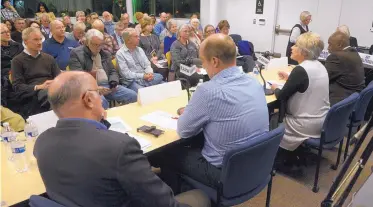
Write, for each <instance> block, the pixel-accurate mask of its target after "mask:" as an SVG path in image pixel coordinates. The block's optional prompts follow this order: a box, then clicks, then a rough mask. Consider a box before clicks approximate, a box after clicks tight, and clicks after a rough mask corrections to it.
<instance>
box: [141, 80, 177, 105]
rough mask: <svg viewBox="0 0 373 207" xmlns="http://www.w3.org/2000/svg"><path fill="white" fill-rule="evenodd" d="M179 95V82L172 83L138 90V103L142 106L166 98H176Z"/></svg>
mask: <svg viewBox="0 0 373 207" xmlns="http://www.w3.org/2000/svg"><path fill="white" fill-rule="evenodd" d="M180 94H181V82H180V81H172V82H168V83H163V84H159V85H155V86H150V87H145V88H140V89H139V91H138V102H139V103H140V104H141V105H142V106H144V105H148V104H151V103H154V102H158V101H162V100H165V99H168V98H172V97H177V96H180Z"/></svg>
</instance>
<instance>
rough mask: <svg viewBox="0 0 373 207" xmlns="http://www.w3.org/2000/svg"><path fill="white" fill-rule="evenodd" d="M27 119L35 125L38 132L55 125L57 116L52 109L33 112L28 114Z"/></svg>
mask: <svg viewBox="0 0 373 207" xmlns="http://www.w3.org/2000/svg"><path fill="white" fill-rule="evenodd" d="M29 119H30V120H31V121H32V122H33V123H34V124H35V125H36V127H37V128H38V131H39V134H41V133H43V132H44V131H46V130H47V129H49V128H52V127H55V126H56V124H57V121H58V117H57V115H56V114H55V113H54V112H53V111H47V112H44V113H40V114H35V115H32V116H30V117H29Z"/></svg>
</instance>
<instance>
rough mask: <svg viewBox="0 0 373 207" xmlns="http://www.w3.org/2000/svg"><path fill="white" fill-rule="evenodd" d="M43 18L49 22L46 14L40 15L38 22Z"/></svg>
mask: <svg viewBox="0 0 373 207" xmlns="http://www.w3.org/2000/svg"><path fill="white" fill-rule="evenodd" d="M44 18H45V19H46V20H48V21H50V19H49V16H48V14H42V15H41V17H40V20H42V19H44Z"/></svg>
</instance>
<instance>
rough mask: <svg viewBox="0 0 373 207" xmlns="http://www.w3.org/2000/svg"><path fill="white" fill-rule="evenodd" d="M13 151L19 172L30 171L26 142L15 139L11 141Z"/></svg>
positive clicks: (14, 161) (15, 166)
mask: <svg viewBox="0 0 373 207" xmlns="http://www.w3.org/2000/svg"><path fill="white" fill-rule="evenodd" d="M10 146H11V148H12V153H13V163H14V168H15V169H16V171H17V172H19V173H23V172H27V171H28V162H27V158H26V146H25V143H24V142H21V141H13V142H11V143H10Z"/></svg>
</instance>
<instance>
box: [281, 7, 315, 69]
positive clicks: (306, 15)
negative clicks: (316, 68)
mask: <svg viewBox="0 0 373 207" xmlns="http://www.w3.org/2000/svg"><path fill="white" fill-rule="evenodd" d="M299 19H300V23H299V24H296V25H295V26H294V27H293V28H292V29H291V32H290V33H291V34H290V37H289V42H288V46H287V48H286V56H287V57H288V62H289V64H292V65H298V63H297V62H296V61H295V60H293V59H291V51H292V49H291V47H293V46H294V45H295V43H296V41H297V39H298V37H299V36H300V35H302V34H304V33H306V32H308V31H309V29H308V25H309V24H310V23H311V21H312V15H311V13H310V12H309V11H304V12H302V13H301V14H300V17H299Z"/></svg>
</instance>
